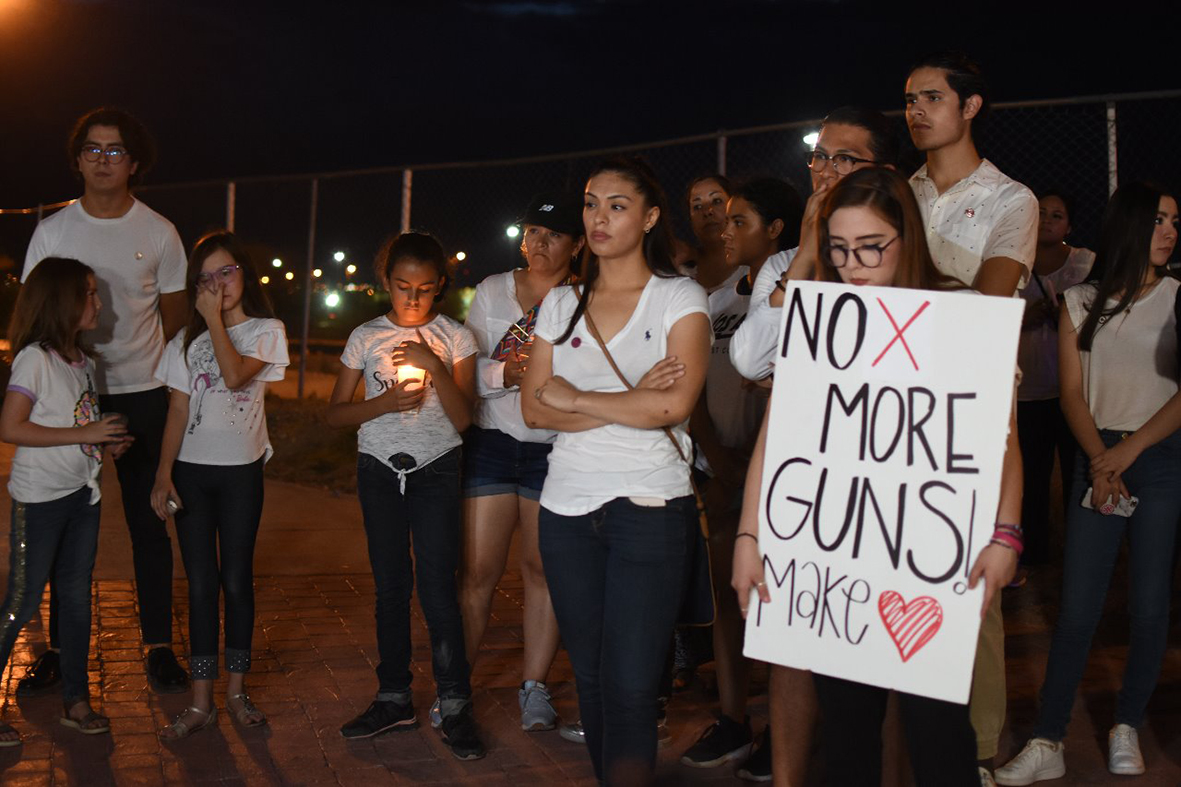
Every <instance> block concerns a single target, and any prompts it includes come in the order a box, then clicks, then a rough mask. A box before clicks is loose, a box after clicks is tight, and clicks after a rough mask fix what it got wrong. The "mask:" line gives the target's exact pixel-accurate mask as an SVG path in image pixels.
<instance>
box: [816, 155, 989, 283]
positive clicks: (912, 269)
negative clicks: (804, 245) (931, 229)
mask: <svg viewBox="0 0 1181 787" xmlns="http://www.w3.org/2000/svg"><path fill="white" fill-rule="evenodd" d="M857 206H865V207H868V208H869V209H870V210H872V211H873V212H874V213H876V214H877V215H879V216H881V217H882V218H883V219H884V220H885V221H886V222H887V223H889V225H890V226H891V227H893V228H894V229H895V230H897V231H898V235H899V236H900V237H899V240H898V243H899V244H900V249H899V256H898V270H897V272H896V273H895V274H894V286H895V287H907V288H909V289H914V290H954V289H966V287H967V285H965V284H964V283H963V282H961V281H960V280H959V279H955V278H953V277H951V276H947V275H946V274H944V273H941V272H940V271H939V269H938V268H937V267H935V261H934V260H932V259H931V251H930V250H929V249H928V248H927V236H926V232H925V231H924V229H923V226H924V225H923V217H922V214H920V213H919V206H918V203H917V202H915V198H914V192H913V191H912V190H911V188H910V184H909V183H908V182H907V180H906V178H905V177H903V176H902V175H900V174H898V171H897V170H893V169H887V168H885V167H868V168H866V169H859V170H857V171H856V172H852V173H850V174H849V175H847V176H845V177H844V178H841V180H840V181H839V182H837V184H836V185H835V186H833V187H832V191H830V192H829V194H828V196H827V197H826V198H825V199H824V204H823V205H821V206H820V217H819V218H820V221H819V228H820V248H821V254H823V253H824V251H823V250H824V249H825V248H826V247H827V246H828V240H829V234H828V220H829V218H830V217H831V216H832V214H834V213H836V212H837V210H838V209H840V208H851V207H857ZM820 278H821V280H823V281H836V282H839V281H840V280H841V275H840V273H839V272H838V271H837V269H836V268H834V267H833V266H832V265H831V264H829V262H828V260H823V261H822V264H821V265H820Z"/></svg>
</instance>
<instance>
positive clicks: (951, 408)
mask: <svg viewBox="0 0 1181 787" xmlns="http://www.w3.org/2000/svg"><path fill="white" fill-rule="evenodd" d="M975 398H976V394H974V393H949V394H948V395H947V472H949V473H979V472H980V468H978V467H960V466H957V465H956V461H957V460H960V459H962V460H964V461H971V460H973V459H975V458H976V457H974V456H973V455H972V454H957V453H956V452H955V403H956V402H957V401H959V400H960V399H975Z"/></svg>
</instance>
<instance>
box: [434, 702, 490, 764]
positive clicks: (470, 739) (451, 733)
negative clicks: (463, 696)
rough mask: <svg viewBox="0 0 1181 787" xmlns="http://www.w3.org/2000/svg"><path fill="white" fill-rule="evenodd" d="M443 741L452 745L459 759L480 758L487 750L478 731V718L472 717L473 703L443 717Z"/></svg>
mask: <svg viewBox="0 0 1181 787" xmlns="http://www.w3.org/2000/svg"><path fill="white" fill-rule="evenodd" d="M441 729H442V732H443V743H446V744H447V745H448V746H450V747H451V753H452V754H454V755H455V758H456V759H458V760H479V759H481V758H483V756H484V755H485V754H487V752H486V751H485V750H484V744H483V743H481V742H480V736H479V735H478V734H477V733H476V720H475V719H473V718H472V706H471V704H470V703H469V704H467V705H464V706H463V708H461V709H460V711H459V712H458V713H452V714H451V715H450V716H444V717H443V726H442V728H441Z"/></svg>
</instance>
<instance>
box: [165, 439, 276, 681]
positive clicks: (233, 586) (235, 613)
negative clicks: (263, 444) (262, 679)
mask: <svg viewBox="0 0 1181 787" xmlns="http://www.w3.org/2000/svg"><path fill="white" fill-rule="evenodd" d="M262 462H263V460H262V459H259V460H258V461H256V462H253V463H251V464H248V465H230V466H221V465H199V464H192V463H190V462H180V461H178V462H177V463H176V464H175V465H174V466H173V469H172V482H173V483H174V484H175V485H176V491H177V494H178V495H180V499H181V503H182V504H183V506H184V508H182V509H181V510H180V511H178V512H177V514H176V537H177V540H178V541H179V542H180V554H181V557H182V558H183V559H184V564H185V575H186V576H187V577H188V579H189V647H190V651H191V653H190V656H189V668H190V669H191V670H192V673H193V678H194V679H195V680H212V679H214V678H216V677H217V639H218V637H217V615H218V609H217V607H218V596H219V594H220V593H221V591H223V590H224V591H225V607H226V623H225V628H226V669H227V670H228V671H230V672H248V671H249V670H250V640H251V635H252V633H253V631H254V539H255V537H256V536H257V535H258V522H259V519H260V518H261V517H262ZM219 554H220V558H221V560H220V570H219V566H218V563H219V561H218V557H219Z"/></svg>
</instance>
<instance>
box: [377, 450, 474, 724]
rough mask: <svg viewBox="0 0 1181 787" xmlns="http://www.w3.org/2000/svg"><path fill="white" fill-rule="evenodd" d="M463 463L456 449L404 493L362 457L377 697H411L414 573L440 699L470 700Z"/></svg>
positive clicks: (393, 477)
mask: <svg viewBox="0 0 1181 787" xmlns="http://www.w3.org/2000/svg"><path fill="white" fill-rule="evenodd" d="M459 467H460V450H459V449H458V448H456V449H454V450H452V451H448V452H447V453H445V454H443V455H442V456H440V457H439V458H438V459H436V460H435V461H433V462H431V463H430V464H428V465H426V466H425V467H421V468H419V469H417V470H415V471H414V472H412V473H409V474H408V475H407V476H406V492H405V494H403V493H402V492H401V491H399V485H398V476H397V474H396V473H395V472H394V471H393V470H391V469H390V468H388V467H386V466H385V465H383V464H382V463H381V462H379V461H378V460H377V459H375V458H374V457H372V456H369V455H368V454H360V455H359V456H358V457H357V497H358V498H360V500H361V514H362V516H363V517H364V520H365V536H366V538H367V539H368V541H369V565H370V566H371V567H372V568H373V581H374V584H375V585H376V595H377V613H376V614H377V652H378V655H379V656H380V657H381V663H379V664H378V665H377V679H378V695H377V698H378V699H379V700H392V701H396V702H405V701H407V700H408V699H409V697H410V680H411V674H410V655H411V646H410V594H411V592H412V586H413V584H414V580H415V573H416V572H417V574H418V602H419V604H420V605H421V606H422V614H423V616H424V617H425V618H426V626H427V630H428V631H429V632H430V638H431V666H432V667H433V670H434V675H435V687H436V689H437V691H438V696H439V699H441V700H466V699H468V698H469V697H471V694H472V687H471V682H470V680H471V668H470V666H469V665H468V663H467V656H466V651H465V650H464V643H463V617H462V615H461V613H460V610H459V594H458V590H457V586H456V579H455V574H456V571H457V570H458V568H459V548H460V536H459V516H460V499H461V498H460V491H459ZM411 544H413V548H414V562H413V564H411V561H410V549H411ZM444 715H446V709H444Z"/></svg>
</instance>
